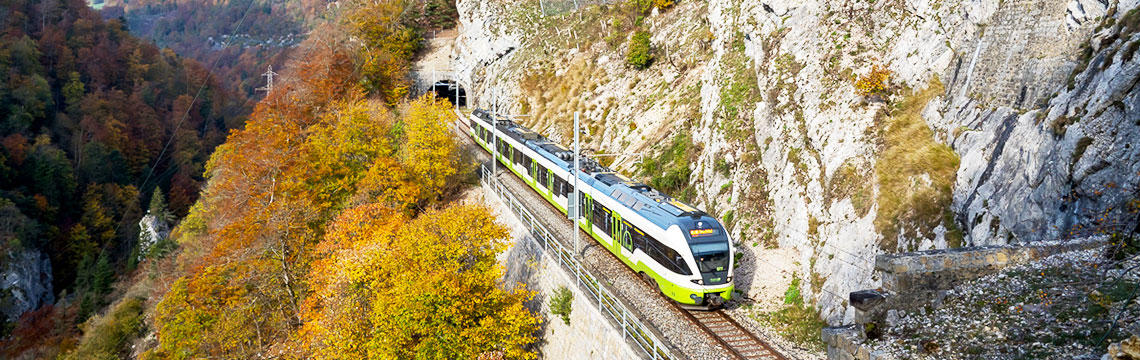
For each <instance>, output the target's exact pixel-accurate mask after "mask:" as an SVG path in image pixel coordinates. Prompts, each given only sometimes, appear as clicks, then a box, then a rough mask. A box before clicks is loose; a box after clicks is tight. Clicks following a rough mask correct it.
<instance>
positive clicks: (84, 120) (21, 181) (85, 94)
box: [0, 0, 242, 350]
mask: <svg viewBox="0 0 1140 360" xmlns="http://www.w3.org/2000/svg"><path fill="white" fill-rule="evenodd" d="M0 38H2V39H3V40H2V41H0V224H2V225H0V240H2V241H0V254H4V255H3V256H0V271H9V267H16V266H23V265H25V264H24V263H23V262H19V261H15V260H13V259H17V258H23V256H24V255H21V254H33V255H29V256H30V258H31V259H39V257H37V256H36V255H35V254H40V253H43V254H47V255H48V258H50V265H49V264H48V263H47V260H46V259H45V260H43V261H34V262H37V263H38V264H36V265H35V266H46V267H45V268H46V269H48V270H47V271H46V272H47V273H46V274H41V276H40V277H34V276H33V277H30V278H20V279H18V280H17V281H16V284H15V285H12V286H11V287H4V288H3V289H0V299H3V301H2V302H0V309H2V310H3V311H4V314H5V315H6V318H5V319H4V320H5V323H6V325H5V326H4V327H3V329H4V331H3V333H2V334H8V333H9V332H10V331H12V330H13V329H14V328H15V327H16V324H15V322H14V320H16V318H17V317H18V316H19V315H20V313H21V312H23V311H26V310H31V309H30V308H26V307H27V306H32V307H34V306H38V305H50V304H51V300H52V299H53V298H55V297H59V298H63V302H62V303H63V304H65V307H66V308H63V309H55V310H53V311H60V312H65V313H67V320H66V324H63V325H61V326H60V327H61V328H73V327H74V324H75V323H77V322H81V321H82V320H83V319H84V318H85V317H86V316H88V315H89V314H91V313H93V312H94V311H96V310H98V309H99V308H100V307H101V306H102V305H103V304H104V303H105V299H106V298H105V296H106V295H107V294H108V293H109V292H110V291H111V286H110V284H111V282H112V281H113V279H114V278H115V277H116V276H117V275H122V274H125V273H128V272H129V271H131V269H133V268H134V267H135V261H134V260H135V259H137V257H135V256H132V250H133V249H135V241H136V238H137V235H138V226H137V225H136V224H137V223H138V221H139V218H140V217H141V216H142V215H143V213H144V212H145V211H146V210H145V205H146V204H148V203H149V201H150V200H151V194H152V193H154V190H155V189H156V188H158V189H160V191H159V192H160V193H164V194H169V206H170V209H171V211H172V212H173V213H174V214H175V215H184V214H186V213H187V211H188V210H189V208H190V205H191V204H193V203H194V201H196V199H197V197H198V189H199V187H200V185H201V182H202V179H203V178H202V172H203V169H204V168H203V165H204V164H205V162H206V160H207V159H208V156H209V154H210V153H211V152H212V149H213V148H214V147H215V146H217V145H218V144H220V143H222V142H223V141H224V139H225V134H226V133H227V131H228V130H229V129H231V128H234V127H236V126H238V125H240V124H241V123H242V119H241V118H240V117H237V116H235V114H238V113H240V112H241V106H242V104H241V103H237V102H235V100H236V99H237V97H235V96H234V95H233V93H232V92H230V91H227V90H225V89H224V88H221V87H218V86H216V83H213V82H210V83H207V84H206V86H205V87H204V88H201V89H199V87H200V86H201V85H202V84H203V82H204V81H205V79H206V69H205V68H203V66H202V65H201V64H199V63H198V62H196V61H193V60H186V59H183V58H180V57H178V56H176V55H175V54H174V53H173V52H171V51H170V50H162V49H159V48H158V47H155V46H154V45H152V44H150V43H148V42H145V41H140V40H139V39H137V38H135V37H132V36H130V35H129V34H128V28H127V26H126V25H125V24H124V23H122V22H121V21H118V20H111V21H104V20H103V19H102V18H101V17H100V15H99V14H98V13H95V12H94V11H92V10H90V9H89V8H88V7H87V5H86V3H84V2H83V1H79V0H72V1H48V2H39V1H24V0H3V1H0ZM140 204H141V205H140ZM9 260H12V261H9ZM9 274H14V273H13V272H9ZM9 276H11V275H9ZM38 282H45V283H46V284H42V285H43V286H46V288H47V289H48V292H47V294H46V295H44V296H39V297H38V298H37V299H34V300H38V301H27V302H24V303H21V302H19V301H18V300H19V299H26V297H27V294H25V292H26V291H25V290H26V289H27V287H28V286H32V285H39V284H29V283H38ZM51 290H54V291H51ZM53 293H54V294H53ZM15 294H23V295H21V296H22V297H21V296H17V295H15ZM52 295H55V296H52ZM12 299H17V300H12ZM37 302H39V303H40V304H37ZM45 311H46V310H45ZM25 322H27V321H25ZM0 348H4V347H0ZM11 349H13V347H7V348H5V350H11Z"/></svg>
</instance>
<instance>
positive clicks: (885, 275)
mask: <svg viewBox="0 0 1140 360" xmlns="http://www.w3.org/2000/svg"><path fill="white" fill-rule="evenodd" d="M1107 241H1108V240H1107V237H1104V236H1101V237H1093V238H1088V239H1085V240H1078V241H1067V242H1055V243H1043V244H1033V245H1023V246H1012V245H1003V246H979V247H966V248H957V249H945V250H929V251H918V252H910V253H901V254H890V255H879V256H878V257H876V258H875V272H876V273H878V274H879V275H880V278H881V279H883V285H882V290H884V291H885V292H887V293H890V294H891V295H892V296H891V297H890V299H889V302H890V303H891V304H890V305H891V307H892V308H895V309H914V308H917V307H922V306H924V305H926V304H928V303H929V302H930V301H931V300H933V299H934V298H936V297H937V296H938V293H939V292H941V291H944V290H949V289H951V288H953V287H954V286H955V285H957V284H961V283H963V282H967V281H970V280H973V279H977V278H979V277H982V276H985V275H988V274H992V273H994V272H996V271H997V270H1000V269H1003V268H1006V267H1009V266H1013V265H1017V264H1024V263H1028V262H1031V261H1035V260H1039V259H1042V258H1045V257H1047V256H1050V255H1054V254H1059V253H1064V252H1070V251H1079V250H1087V249H1092V248H1096V247H1100V246H1104V245H1105V244H1106V243H1107Z"/></svg>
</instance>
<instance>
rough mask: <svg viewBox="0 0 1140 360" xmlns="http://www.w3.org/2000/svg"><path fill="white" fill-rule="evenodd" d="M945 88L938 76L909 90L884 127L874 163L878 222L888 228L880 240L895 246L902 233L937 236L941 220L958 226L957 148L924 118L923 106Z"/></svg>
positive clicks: (881, 230)
mask: <svg viewBox="0 0 1140 360" xmlns="http://www.w3.org/2000/svg"><path fill="white" fill-rule="evenodd" d="M942 91H943V86H942V82H940V81H938V80H937V79H934V80H933V81H931V83H930V85H929V86H927V88H926V89H924V90H918V91H914V92H913V93H911V94H910V95H908V96H906V97H905V98H904V99H903V100H902V101H901V102H900V103H899V104H898V105H897V107H896V108H895V109H894V110H893V111H892V112H891V114H890V116H889V117H886V118H885V119H884V120H883V121H884V123H883V124H882V125H883V126H882V127H881V128H880V129H879V130H880V136H881V138H882V141H883V150H882V151H881V152H880V154H879V159H878V162H877V164H876V168H875V175H876V177H878V179H879V194H878V199H877V202H878V204H879V213H878V216H877V217H876V218H875V228H876V229H877V230H879V233H881V234H883V238H884V239H883V242H882V243H881V244H880V246H881V247H882V248H883V249H884V250H887V251H896V250H897V248H898V246H897V245H898V238H899V236H900V235H901V236H903V237H905V238H912V239H913V238H919V237H926V238H933V237H934V229H935V228H937V227H938V226H939V225H943V226H945V227H946V228H947V229H949V230H951V231H955V230H957V226H956V225H955V223H954V222H953V221H947V219H952V217H951V216H946V215H947V213H949V212H950V202H951V200H952V196H953V186H954V179H955V177H956V175H957V172H958V165H959V159H958V154H956V153H954V150H953V149H951V148H950V147H949V146H946V145H944V144H940V143H938V142H937V141H935V140H934V132H933V131H931V130H930V127H929V126H928V125H927V124H926V122H925V121H923V119H922V110H923V109H924V108H925V107H926V104H927V103H929V102H930V100H931V99H933V98H934V97H935V96H937V95H938V94H941V93H942Z"/></svg>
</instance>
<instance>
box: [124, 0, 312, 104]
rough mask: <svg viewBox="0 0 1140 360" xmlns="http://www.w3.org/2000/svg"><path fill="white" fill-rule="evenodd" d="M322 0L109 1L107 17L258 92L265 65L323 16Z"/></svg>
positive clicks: (283, 55)
mask: <svg viewBox="0 0 1140 360" xmlns="http://www.w3.org/2000/svg"><path fill="white" fill-rule="evenodd" d="M325 3H326V2H324V1H257V0H254V1H218V2H213V1H210V2H203V1H155V0H144V1H131V2H122V1H109V2H108V5H107V6H105V7H104V8H103V10H102V13H103V16H104V17H105V18H119V17H122V18H123V19H125V20H126V22H127V23H128V24H130V27H131V33H132V34H134V35H135V36H138V37H140V38H144V39H149V40H151V41H153V42H154V43H155V44H156V45H158V46H160V47H163V48H168V49H171V50H173V51H174V52H175V53H177V54H178V55H180V56H183V57H188V58H192V59H197V60H198V61H201V62H203V63H205V64H207V65H214V64H215V62H216V65H214V75H216V76H217V77H218V79H220V80H219V81H222V82H225V83H226V86H227V87H228V88H230V89H234V90H236V91H237V92H238V93H240V94H241V95H242V96H246V97H251V98H254V97H260V95H258V94H257V93H256V89H257V88H258V87H261V86H263V85H264V84H265V82H264V81H265V79H264V78H263V77H262V76H261V74H262V73H264V72H265V70H266V67H267V66H268V65H274V66H276V67H277V69H278V70H280V69H281V68H282V66H283V65H284V63H285V59H287V58H288V56H289V54H290V52H291V51H292V50H293V49H295V48H296V46H297V45H298V44H300V43H301V41H302V40H304V38H305V36H307V35H308V32H309V29H310V26H312V25H314V24H316V23H318V22H320V21H321V19H320V14H322V13H323V10H324V9H325Z"/></svg>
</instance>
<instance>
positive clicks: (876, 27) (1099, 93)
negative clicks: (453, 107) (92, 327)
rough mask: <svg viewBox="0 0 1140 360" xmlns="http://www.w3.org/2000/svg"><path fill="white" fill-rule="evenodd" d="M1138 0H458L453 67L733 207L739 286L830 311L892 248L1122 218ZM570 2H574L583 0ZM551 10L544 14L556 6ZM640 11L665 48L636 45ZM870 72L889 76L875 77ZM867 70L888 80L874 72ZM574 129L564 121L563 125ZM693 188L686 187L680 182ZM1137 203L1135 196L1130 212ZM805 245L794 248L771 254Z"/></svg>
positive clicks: (479, 92)
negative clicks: (791, 277)
mask: <svg viewBox="0 0 1140 360" xmlns="http://www.w3.org/2000/svg"><path fill="white" fill-rule="evenodd" d="M1136 7H1137V1H1136V0H1125V1H1116V0H1107V3H1105V2H1099V1H1097V0H1073V1H1042V0H1017V1H1014V0H1005V1H999V0H979V1H958V2H955V1H938V0H916V1H901V0H877V1H788V0H769V1H763V2H751V1H732V0H710V1H708V2H695V1H678V2H677V3H676V4H675V5H673V6H672V7H670V8H667V9H664V10H661V9H652V10H646V9H648V8H640V9H638V8H637V5H636V4H633V3H613V4H603V5H592V6H584V7H583V8H581V9H579V10H577V11H568V12H563V13H557V14H552V13H551V12H550V11H549V9H550V8H551V6H550V2H544V3H539V2H536V1H526V0H524V1H505V0H497V1H468V0H461V1H460V2H459V10H460V24H461V25H460V34H459V38H458V40H457V43H456V51H455V54H454V58H455V64H456V69H457V76H458V77H459V78H460V79H461V81H462V82H464V83H466V84H470V85H471V87H472V88H471V89H468V90H469V91H468V94H470V96H471V100H472V101H473V103H474V104H475V105H476V106H482V107H493V106H498V107H499V108H500V109H501V110H503V112H508V113H513V114H519V115H528V116H522V117H519V119H520V121H522V122H524V123H526V124H528V125H530V126H532V127H535V128H536V129H537V130H539V131H541V132H543V133H545V134H548V135H550V136H551V137H553V138H555V139H566V138H567V137H568V135H569V134H570V130H569V126H570V125H569V124H571V117H570V116H571V114H572V113H573V112H575V111H577V112H582V113H583V119H584V124H585V126H586V127H587V129H588V130H589V133H590V135H589V136H587V138H586V142H587V145H586V146H585V147H587V148H590V149H591V150H592V151H594V152H595V153H611V154H614V153H616V154H619V155H617V156H614V157H610V158H608V159H605V160H604V161H606V162H609V161H611V160H612V162H613V165H614V167H616V168H617V169H619V171H623V172H626V173H628V174H630V175H634V176H635V177H637V178H639V179H642V180H644V181H648V182H653V183H656V184H671V183H670V182H669V180H670V179H671V178H680V179H681V180H683V181H682V182H683V183H684V184H683V185H684V186H678V187H676V189H677V191H674V195H675V196H678V197H682V198H686V199H688V200H690V201H691V202H693V203H695V204H697V205H698V206H699V207H701V208H703V209H706V210H707V211H709V212H710V213H714V214H716V215H719V216H721V217H722V218H723V219H724V220H725V222H726V224H727V225H728V226H729V227H730V228H731V229H732V230H731V231H732V233H733V234H734V235H735V238H736V239H737V241H738V242H739V245H740V246H738V249H740V251H741V252H742V254H741V255H742V261H743V265H742V267H741V272H742V274H741V275H739V276H738V279H740V280H739V287H740V290H741V291H742V294H744V295H745V296H746V297H750V298H753V300H759V301H760V303H764V302H765V301H769V300H770V299H766V298H761V297H762V295H763V294H762V292H761V291H760V289H762V288H764V285H765V281H767V280H765V279H766V276H764V275H765V274H768V273H771V272H773V271H792V272H795V273H796V274H798V276H799V277H801V278H802V279H804V281H805V283H807V284H810V285H811V286H805V288H804V289H803V296H805V298H807V299H809V300H810V301H811V302H812V303H815V304H817V306H818V307H819V309H820V310H821V313H822V315H823V317H824V318H825V319H826V320H828V321H829V322H831V323H840V322H844V321H846V322H850V321H851V318H852V317H853V309H851V307H850V306H848V304H847V303H846V294H847V293H848V292H849V291H853V290H858V289H864V288H874V287H877V286H878V285H879V282H880V281H881V280H880V279H876V278H874V277H873V276H872V273H873V262H874V256H875V255H878V254H882V253H887V252H898V251H909V250H924V249H932V248H945V247H957V246H969V245H984V244H1005V243H1017V242H1027V241H1037V240H1042V239H1051V238H1057V237H1062V236H1063V235H1064V234H1066V233H1067V232H1069V231H1072V230H1073V229H1075V228H1077V227H1089V226H1094V227H1095V226H1106V225H1111V224H1116V223H1119V222H1122V221H1124V220H1125V219H1126V218H1128V217H1129V216H1130V211H1131V210H1132V209H1135V208H1137V206H1138V205H1137V202H1136V198H1137V192H1138V191H1137V188H1138V186H1140V184H1138V181H1140V158H1138V156H1140V149H1137V148H1136V147H1135V146H1133V145H1134V144H1133V143H1134V142H1135V140H1134V139H1137V138H1140V134H1138V133H1137V132H1138V131H1140V123H1138V121H1140V89H1137V87H1136V83H1137V82H1138V80H1140V58H1138V57H1135V55H1136V51H1137V50H1138V48H1140V31H1138V30H1140V12H1138V11H1136V10H1135V8H1136ZM571 8H572V7H571ZM543 13H546V14H547V15H546V16H543ZM640 30H644V31H648V33H649V35H650V43H651V46H652V48H653V55H654V61H653V62H652V63H651V64H650V65H649V66H648V68H646V69H643V70H639V69H636V68H634V67H631V66H630V65H628V64H627V62H626V59H625V55H626V52H627V51H628V49H629V43H630V40H629V39H630V37H631V36H630V35H631V34H633V33H634V32H636V31H640ZM876 76H881V78H882V79H887V80H886V81H885V82H883V83H882V85H883V86H881V87H878V88H876V87H874V86H870V87H868V86H865V84H868V82H866V81H867V79H871V80H874V79H876ZM870 83H875V82H874V81H871V82H870ZM564 142H565V141H564ZM678 192H679V193H678ZM1133 216H1134V215H1133ZM773 248H779V249H780V250H779V251H781V252H788V251H792V253H794V254H796V255H795V258H794V259H792V260H790V261H788V262H787V263H780V262H776V261H769V260H765V259H766V258H767V257H766V256H765V254H766V253H768V252H770V251H773V250H770V249H773Z"/></svg>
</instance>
